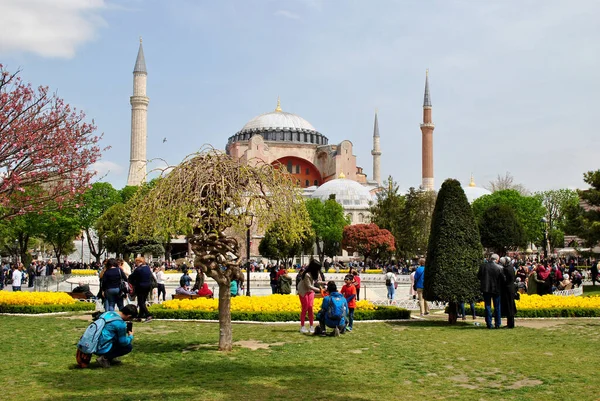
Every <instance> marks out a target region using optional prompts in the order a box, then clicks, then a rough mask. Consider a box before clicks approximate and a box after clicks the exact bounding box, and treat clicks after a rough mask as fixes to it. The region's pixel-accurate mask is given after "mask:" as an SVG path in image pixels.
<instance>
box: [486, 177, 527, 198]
mask: <svg viewBox="0 0 600 401" xmlns="http://www.w3.org/2000/svg"><path fill="white" fill-rule="evenodd" d="M485 188H486V189H488V190H490V191H491V192H496V191H504V190H506V189H512V190H515V191H517V192H518V193H520V194H521V195H523V196H527V195H529V190H528V189H527V188H525V187H524V186H523V185H522V184H515V177H513V176H512V175H511V174H510V172H508V171H507V172H506V174H505V175H504V177H502V176H501V175H500V174H498V177H497V178H496V180H494V181H490V183H489V184H488V185H487V186H486V187H485Z"/></svg>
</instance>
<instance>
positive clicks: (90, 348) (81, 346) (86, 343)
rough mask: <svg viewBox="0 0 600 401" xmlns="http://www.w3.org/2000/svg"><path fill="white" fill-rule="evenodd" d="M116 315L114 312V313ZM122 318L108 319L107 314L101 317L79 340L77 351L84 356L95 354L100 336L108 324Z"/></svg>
mask: <svg viewBox="0 0 600 401" xmlns="http://www.w3.org/2000/svg"><path fill="white" fill-rule="evenodd" d="M113 313H114V312H113ZM120 318H121V317H120V316H119V315H117V314H114V315H113V316H112V317H110V318H108V319H107V318H106V313H103V314H102V315H100V317H99V318H98V320H96V321H94V322H92V323H91V324H90V325H89V326H88V328H87V329H85V332H84V333H83V335H82V336H81V338H80V339H79V342H78V343H77V349H78V350H79V351H81V352H82V353H84V354H93V353H94V352H96V351H97V350H98V342H99V340H100V335H101V334H102V330H103V329H104V327H105V326H106V324H107V323H110V322H113V321H115V320H118V319H120Z"/></svg>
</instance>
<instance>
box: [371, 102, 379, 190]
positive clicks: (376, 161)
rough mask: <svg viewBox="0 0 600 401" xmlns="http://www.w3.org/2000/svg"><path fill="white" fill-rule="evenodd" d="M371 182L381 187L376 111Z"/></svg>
mask: <svg viewBox="0 0 600 401" xmlns="http://www.w3.org/2000/svg"><path fill="white" fill-rule="evenodd" d="M371 155H373V181H375V182H376V183H377V185H379V186H381V148H380V146H379V122H378V121H377V110H375V123H374V124H373V150H372V151H371Z"/></svg>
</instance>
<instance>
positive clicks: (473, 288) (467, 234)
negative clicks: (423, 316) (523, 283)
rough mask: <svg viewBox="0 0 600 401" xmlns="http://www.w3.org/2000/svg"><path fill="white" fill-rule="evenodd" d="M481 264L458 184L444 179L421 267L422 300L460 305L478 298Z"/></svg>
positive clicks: (472, 223)
mask: <svg viewBox="0 0 600 401" xmlns="http://www.w3.org/2000/svg"><path fill="white" fill-rule="evenodd" d="M482 261H483V248H482V246H481V241H480V240H479V231H478V229H477V223H476V222H475V218H474V217H473V212H472V210H471V206H470V205H469V201H467V197H466V196H465V193H464V191H463V189H462V188H461V186H460V183H459V182H458V181H456V180H454V179H448V180H446V181H444V183H443V184H442V188H441V189H440V192H439V193H438V197H437V200H436V202H435V209H434V210H433V218H432V221H431V233H430V235H429V243H428V246H427V260H426V263H425V288H424V295H425V299H427V300H429V301H445V302H453V303H454V302H461V301H468V300H472V299H475V298H477V297H478V296H479V280H478V279H477V271H478V269H479V265H480V264H481V263H482Z"/></svg>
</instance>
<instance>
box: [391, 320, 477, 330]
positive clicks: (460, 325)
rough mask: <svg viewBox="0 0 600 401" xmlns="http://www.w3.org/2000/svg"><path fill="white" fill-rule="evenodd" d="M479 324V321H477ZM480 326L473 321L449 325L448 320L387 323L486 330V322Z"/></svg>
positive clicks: (392, 324)
mask: <svg viewBox="0 0 600 401" xmlns="http://www.w3.org/2000/svg"><path fill="white" fill-rule="evenodd" d="M475 322H477V320H476V321H475ZM478 323H479V324H480V326H475V325H474V324H473V322H472V321H465V322H457V323H456V324H449V323H448V321H446V320H425V319H423V320H411V321H407V322H386V324H387V325H390V326H404V327H413V328H419V327H435V328H447V329H454V330H481V329H485V328H486V327H485V321H479V322H478Z"/></svg>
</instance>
